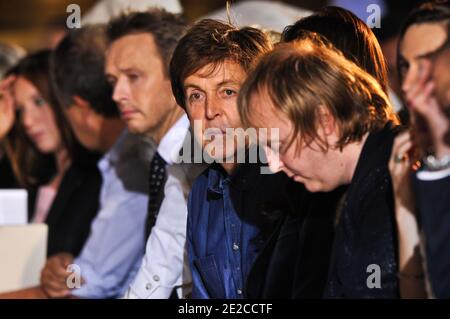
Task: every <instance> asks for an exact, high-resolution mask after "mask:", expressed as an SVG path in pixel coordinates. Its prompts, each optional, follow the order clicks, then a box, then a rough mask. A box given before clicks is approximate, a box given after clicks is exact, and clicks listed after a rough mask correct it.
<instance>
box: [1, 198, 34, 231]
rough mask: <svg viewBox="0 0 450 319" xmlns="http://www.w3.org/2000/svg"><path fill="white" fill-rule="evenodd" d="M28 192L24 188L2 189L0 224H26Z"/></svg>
mask: <svg viewBox="0 0 450 319" xmlns="http://www.w3.org/2000/svg"><path fill="white" fill-rule="evenodd" d="M27 203H28V193H27V191H26V190H24V189H7V190H0V225H1V226H6V225H25V224H27V220H28V218H27V216H28V210H27V206H28V204H27Z"/></svg>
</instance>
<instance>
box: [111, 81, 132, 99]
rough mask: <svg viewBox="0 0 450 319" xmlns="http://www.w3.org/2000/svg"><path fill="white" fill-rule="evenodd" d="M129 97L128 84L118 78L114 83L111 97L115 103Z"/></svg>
mask: <svg viewBox="0 0 450 319" xmlns="http://www.w3.org/2000/svg"><path fill="white" fill-rule="evenodd" d="M128 98H129V88H128V84H127V83H125V81H124V80H122V79H119V80H118V81H117V83H116V84H115V85H114V90H113V96H112V99H113V100H114V102H116V103H120V102H123V101H124V100H128Z"/></svg>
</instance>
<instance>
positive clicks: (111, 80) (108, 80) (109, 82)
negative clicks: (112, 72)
mask: <svg viewBox="0 0 450 319" xmlns="http://www.w3.org/2000/svg"><path fill="white" fill-rule="evenodd" d="M106 82H108V84H109V85H111V86H112V87H114V86H115V85H116V80H115V79H107V80H106Z"/></svg>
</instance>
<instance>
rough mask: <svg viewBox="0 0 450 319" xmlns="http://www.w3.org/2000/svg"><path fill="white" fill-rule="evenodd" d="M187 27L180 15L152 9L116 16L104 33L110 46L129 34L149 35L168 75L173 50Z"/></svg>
mask: <svg viewBox="0 0 450 319" xmlns="http://www.w3.org/2000/svg"><path fill="white" fill-rule="evenodd" d="M187 27H188V24H187V22H186V21H185V19H184V18H183V17H182V15H180V14H174V13H170V12H168V11H166V10H164V9H161V8H153V9H151V10H148V11H146V12H130V13H125V14H122V15H120V16H118V17H117V18H115V19H113V20H111V22H110V23H109V24H108V26H107V31H106V33H107V38H108V42H109V43H110V44H111V43H112V42H114V41H115V40H117V39H119V38H121V37H124V36H126V35H130V34H137V33H149V34H151V35H152V36H153V39H154V41H155V44H156V46H157V48H158V50H159V54H160V57H161V60H162V62H163V65H164V71H165V72H166V75H168V74H169V63H170V59H171V57H172V53H173V50H174V49H175V47H176V45H177V43H178V40H179V39H180V38H181V37H182V36H183V35H184V33H185V32H186V29H187Z"/></svg>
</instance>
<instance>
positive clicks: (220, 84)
mask: <svg viewBox="0 0 450 319" xmlns="http://www.w3.org/2000/svg"><path fill="white" fill-rule="evenodd" d="M229 84H235V85H239V82H237V81H233V80H224V81H222V82H220V83H218V84H217V87H221V86H224V85H229Z"/></svg>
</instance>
